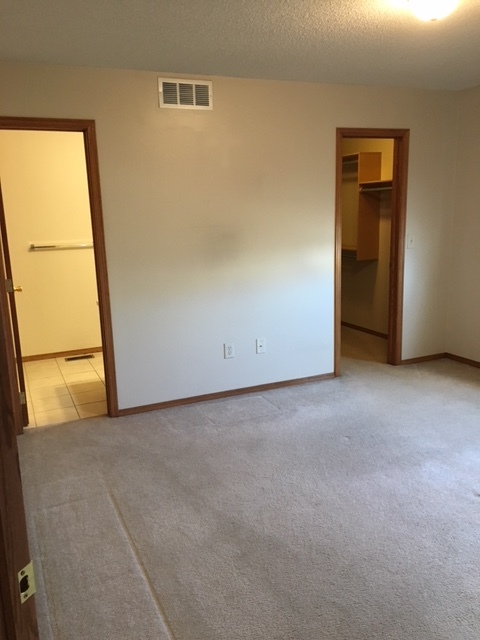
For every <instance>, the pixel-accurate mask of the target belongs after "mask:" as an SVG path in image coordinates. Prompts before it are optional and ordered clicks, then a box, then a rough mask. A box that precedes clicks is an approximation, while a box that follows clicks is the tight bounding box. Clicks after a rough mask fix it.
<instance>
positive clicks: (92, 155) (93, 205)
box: [0, 116, 118, 417]
mask: <svg viewBox="0 0 480 640" xmlns="http://www.w3.org/2000/svg"><path fill="white" fill-rule="evenodd" d="M0 129H9V130H12V129H18V130H30V131H77V132H80V133H83V138H84V144H85V161H86V167H87V180H88V191H89V198H90V210H91V216H92V232H93V244H94V256H95V268H96V275H97V288H98V304H99V312H100V328H101V335H102V345H103V354H104V363H105V386H106V389H107V409H108V415H109V416H111V417H115V416H118V396H117V383H116V373H115V358H114V346H113V330H112V317H111V309H110V292H109V286H108V275H107V257H106V249H105V231H104V226H103V213H102V198H101V189H100V171H99V165H98V149H97V138H96V129H95V121H94V120H73V119H68V118H28V117H21V118H17V117H11V116H0Z"/></svg>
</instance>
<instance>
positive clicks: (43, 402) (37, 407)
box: [33, 394, 74, 413]
mask: <svg viewBox="0 0 480 640" xmlns="http://www.w3.org/2000/svg"><path fill="white" fill-rule="evenodd" d="M73 406H74V403H73V400H72V398H71V397H70V394H68V395H64V396H54V397H53V398H41V399H37V400H35V401H34V402H33V410H34V411H35V413H40V412H42V411H53V409H64V408H65V407H73Z"/></svg>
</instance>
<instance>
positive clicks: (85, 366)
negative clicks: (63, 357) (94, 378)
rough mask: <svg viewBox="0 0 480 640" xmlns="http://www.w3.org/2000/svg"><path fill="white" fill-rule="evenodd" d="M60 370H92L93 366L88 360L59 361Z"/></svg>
mask: <svg viewBox="0 0 480 640" xmlns="http://www.w3.org/2000/svg"><path fill="white" fill-rule="evenodd" d="M58 366H59V368H60V371H61V372H62V373H63V374H65V373H81V372H82V371H92V369H93V367H92V365H91V364H90V362H89V361H88V360H75V361H73V362H59V363H58Z"/></svg>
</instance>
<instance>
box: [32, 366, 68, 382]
mask: <svg viewBox="0 0 480 640" xmlns="http://www.w3.org/2000/svg"><path fill="white" fill-rule="evenodd" d="M23 370H24V372H25V377H26V378H28V380H34V379H35V378H49V377H51V376H58V375H59V374H60V369H59V368H58V367H57V365H55V366H54V367H38V368H35V369H27V368H26V367H24V368H23Z"/></svg>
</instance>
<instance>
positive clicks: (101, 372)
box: [93, 364, 105, 376]
mask: <svg viewBox="0 0 480 640" xmlns="http://www.w3.org/2000/svg"><path fill="white" fill-rule="evenodd" d="M93 369H94V371H96V372H97V373H98V375H99V376H100V375H101V376H103V375H105V367H104V366H103V364H97V365H95V366H94V367H93Z"/></svg>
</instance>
